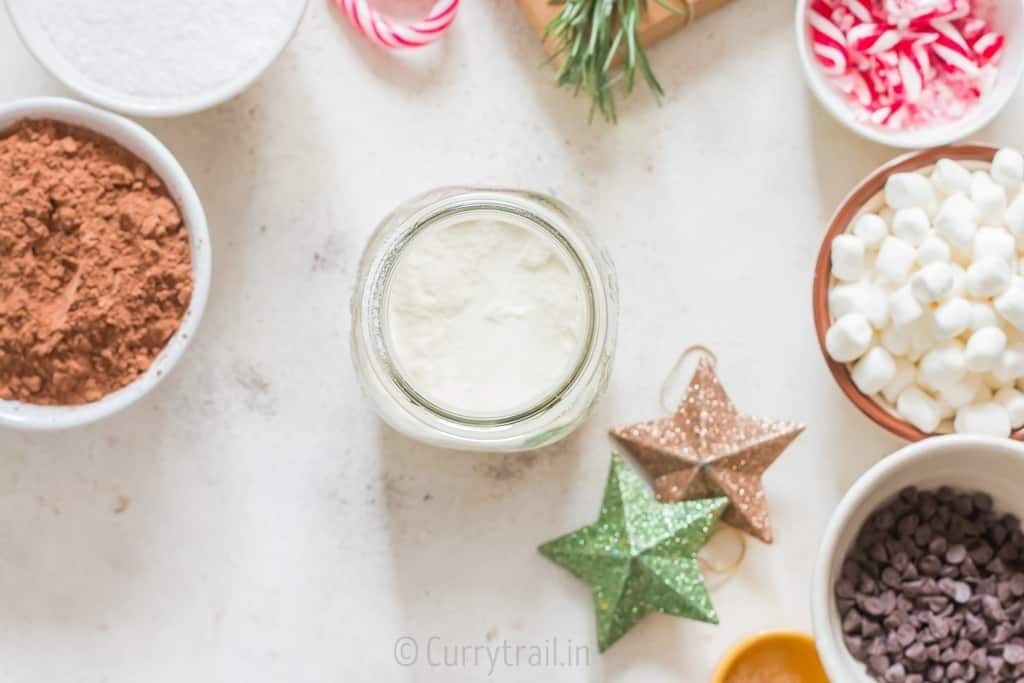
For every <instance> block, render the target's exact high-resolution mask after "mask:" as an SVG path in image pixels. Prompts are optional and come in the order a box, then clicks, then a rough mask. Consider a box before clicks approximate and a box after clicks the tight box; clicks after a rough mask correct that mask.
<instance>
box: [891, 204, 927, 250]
mask: <svg viewBox="0 0 1024 683" xmlns="http://www.w3.org/2000/svg"><path fill="white" fill-rule="evenodd" d="M930 231H931V222H930V221H929V220H928V214H926V213H925V212H924V209H922V208H921V207H919V206H914V207H911V208H909V209H900V210H899V211H897V212H896V214H895V215H894V216H893V217H892V234H893V235H895V236H896V237H899V238H900V239H901V240H904V241H905V242H909V243H910V244H913V245H914V246H915V247H916V246H918V245H920V244H921V243H922V242H924V240H925V238H926V237H928V233H929V232H930Z"/></svg>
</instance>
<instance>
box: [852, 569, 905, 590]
mask: <svg viewBox="0 0 1024 683" xmlns="http://www.w3.org/2000/svg"><path fill="white" fill-rule="evenodd" d="M882 583H884V584H885V585H886V586H889V587H890V588H899V587H900V585H901V584H902V583H903V577H901V576H900V573H899V572H898V571H896V569H895V565H894V566H893V567H886V568H885V569H883V570H882ZM851 587H852V586H851Z"/></svg>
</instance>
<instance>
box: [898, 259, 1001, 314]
mask: <svg viewBox="0 0 1024 683" xmlns="http://www.w3.org/2000/svg"><path fill="white" fill-rule="evenodd" d="M1007 280H1009V278H1007ZM967 281H968V287H969V286H970V271H969V270H968V271H967ZM1007 284H1009V282H1007ZM952 289H953V269H952V268H950V267H949V264H947V263H929V264H928V265H927V266H925V267H924V268H922V269H921V270H919V271H917V272H916V273H914V276H913V277H911V278H910V291H911V293H912V294H913V295H914V298H915V299H917V301H918V302H919V303H921V304H930V303H931V302H933V301H938V300H939V299H941V298H942V297H944V296H946V295H947V294H949V292H950V291H951V290H952Z"/></svg>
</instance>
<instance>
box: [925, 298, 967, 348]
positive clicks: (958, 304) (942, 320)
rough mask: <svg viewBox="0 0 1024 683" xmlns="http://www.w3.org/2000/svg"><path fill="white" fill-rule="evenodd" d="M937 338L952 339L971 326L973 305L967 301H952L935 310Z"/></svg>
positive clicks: (933, 315) (934, 318)
mask: <svg viewBox="0 0 1024 683" xmlns="http://www.w3.org/2000/svg"><path fill="white" fill-rule="evenodd" d="M932 318H933V320H934V322H935V336H936V337H938V338H940V339H951V338H952V337H955V336H957V335H958V334H960V333H961V332H963V331H964V330H966V329H967V328H968V327H970V326H971V304H970V303H969V302H968V301H967V300H966V299H961V298H956V299H950V300H949V301H947V302H945V303H943V304H942V305H941V306H939V307H938V308H936V309H935V312H934V313H933V314H932Z"/></svg>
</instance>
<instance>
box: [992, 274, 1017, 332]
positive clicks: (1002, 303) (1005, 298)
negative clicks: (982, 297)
mask: <svg viewBox="0 0 1024 683" xmlns="http://www.w3.org/2000/svg"><path fill="white" fill-rule="evenodd" d="M994 303H995V307H996V312H997V313H999V315H1000V316H1002V318H1003V320H1005V321H1006V322H1008V323H1010V324H1011V325H1013V326H1014V327H1016V328H1017V329H1018V330H1024V281H1022V280H1021V279H1020V278H1013V280H1012V282H1011V283H1010V287H1009V288H1008V289H1007V290H1006V291H1005V292H1003V293H1002V294H1000V295H999V296H998V297H996V299H995V301H994Z"/></svg>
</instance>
